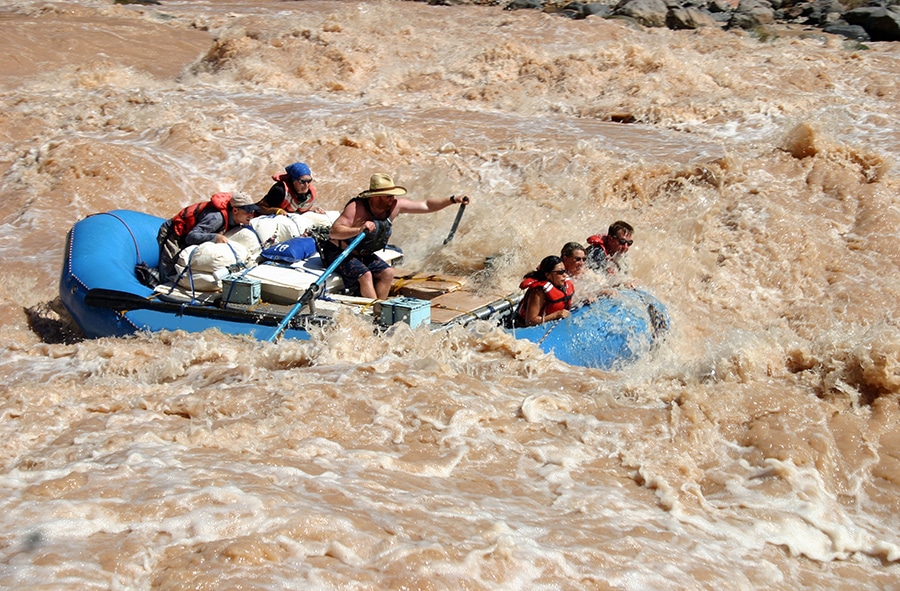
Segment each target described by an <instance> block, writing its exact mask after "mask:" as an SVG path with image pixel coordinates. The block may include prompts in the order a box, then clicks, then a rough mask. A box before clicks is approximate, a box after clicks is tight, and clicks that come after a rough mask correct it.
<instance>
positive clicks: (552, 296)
mask: <svg viewBox="0 0 900 591" xmlns="http://www.w3.org/2000/svg"><path fill="white" fill-rule="evenodd" d="M519 289H525V290H527V291H526V292H525V297H524V298H522V301H521V302H520V303H519V309H518V310H517V311H516V315H517V316H518V317H519V320H520V321H521V322H522V323H523V325H525V324H527V321H526V318H525V308H526V307H527V306H528V296H529V294H530V293H531V292H532V291H533V290H535V289H540V290H543V292H544V307H543V308H542V309H541V316H548V315H550V314H552V313H554V312H559V311H560V310H569V309H570V308H571V307H572V296H573V295H575V284H574V283H572V280H571V279H566V285H565V291H563V290H561V289H560V288H558V287H556V286H555V285H553V284H552V283H550V282H549V281H541V280H540V279H534V278H532V277H526V278H525V279H523V280H522V283H520V284H519Z"/></svg>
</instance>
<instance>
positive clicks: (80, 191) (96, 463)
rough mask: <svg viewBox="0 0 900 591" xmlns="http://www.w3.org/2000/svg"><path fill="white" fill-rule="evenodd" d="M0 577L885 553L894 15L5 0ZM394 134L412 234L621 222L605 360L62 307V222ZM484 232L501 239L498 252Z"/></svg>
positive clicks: (416, 574) (552, 577)
mask: <svg viewBox="0 0 900 591" xmlns="http://www.w3.org/2000/svg"><path fill="white" fill-rule="evenodd" d="M0 22H2V28H3V35H2V37H0V49H2V54H3V55H4V59H3V61H2V62H0V105H2V109H0V175H2V177H0V195H2V199H0V256H2V260H3V262H4V270H3V273H2V275H0V311H2V314H3V323H2V326H0V383H2V384H3V385H2V386H0V436H2V437H0V441H2V442H3V443H2V447H0V508H2V511H0V520H2V527H0V587H3V588H8V589H72V590H75V589H78V590H85V589H161V590H224V589H245V590H246V589H258V590H263V589H307V590H313V589H322V590H330V589H356V590H361V591H363V590H365V591H369V590H372V591H375V590H394V589H396V590H399V589H410V590H412V589H418V590H461V589H467V590H488V589H491V590H493V589H508V590H537V589H542V590H550V589H553V590H573V591H574V590H602V589H621V590H634V591H644V590H684V589H710V590H712V589H715V590H720V589H776V590H795V589H853V590H862V589H867V590H868V589H872V590H876V589H878V590H883V589H900V582H898V581H900V564H898V561H900V325H898V321H900V273H898V267H900V238H898V234H897V228H898V226H900V196H898V187H900V183H898V168H897V165H896V162H897V157H898V155H900V111H898V109H897V105H898V104H900V74H898V72H900V63H898V59H900V45H897V44H890V43H871V44H868V45H866V46H860V45H858V44H856V43H853V42H848V41H845V40H844V39H841V38H838V37H831V36H826V35H822V34H821V33H815V32H805V31H801V30H793V29H789V28H782V29H780V30H772V31H767V32H762V33H753V34H751V33H747V32H727V31H720V30H698V31H670V30H665V29H652V30H650V29H641V28H639V27H635V26H632V25H629V24H628V23H626V22H624V21H614V20H610V21H607V20H600V19H596V18H589V19H586V20H582V21H572V20H568V19H565V18H561V17H558V16H553V15H549V14H544V13H541V12H538V11H529V10H524V11H504V10H502V9H501V8H500V7H496V6H495V7H488V6H453V7H442V6H429V5H427V4H426V3H421V2H401V1H378V2H355V1H316V0H311V1H304V2H276V1H248V2H224V1H211V0H207V1H196V2H186V1H181V2H176V1H173V2H165V1H164V2H163V4H162V5H157V6H140V5H134V6H115V5H112V4H111V3H108V2H100V1H93V0H82V1H76V2H67V3H55V2H44V1H40V2H31V1H27V0H23V1H4V2H2V3H0ZM297 160H300V161H304V162H306V163H308V164H309V165H310V167H311V168H312V171H313V176H314V177H315V179H316V185H317V187H318V190H319V199H320V201H321V202H322V204H323V205H324V206H325V207H327V208H328V209H340V208H341V207H342V206H343V204H344V203H345V202H346V201H347V199H349V198H350V197H352V196H353V195H355V194H356V193H358V192H359V191H361V190H363V189H365V188H367V184H368V179H369V176H370V175H371V174H372V173H373V172H378V171H384V172H388V173H389V174H391V175H393V177H394V180H395V181H396V182H398V183H399V184H401V185H404V186H406V187H407V188H409V189H410V194H411V196H412V197H413V198H418V199H424V198H427V197H432V196H442V197H443V196H448V195H450V194H454V193H455V194H457V195H459V194H462V193H465V194H468V195H470V196H471V198H472V204H471V205H470V206H469V207H468V208H467V210H466V212H465V215H464V216H463V218H462V220H461V223H460V226H459V229H458V231H457V233H456V236H455V238H454V240H453V241H452V242H451V243H449V244H447V245H442V242H443V239H444V238H445V237H446V235H447V233H448V231H449V229H450V227H451V225H452V223H453V220H454V216H455V211H454V209H453V208H448V209H446V210H443V211H441V212H439V213H435V214H432V215H422V216H413V215H405V216H401V217H400V218H399V219H398V220H397V222H396V223H395V226H394V230H395V233H394V242H396V243H397V244H398V245H400V246H401V247H402V248H403V249H404V252H405V255H406V261H405V263H404V268H411V269H417V268H419V269H429V270H439V271H443V272H447V273H453V274H466V275H469V274H472V275H474V277H475V280H478V281H483V282H486V283H491V284H500V285H502V286H503V287H504V288H507V289H509V290H514V289H515V288H516V286H517V284H518V281H519V279H520V278H521V276H522V275H523V274H524V273H525V272H526V271H528V270H530V269H532V268H533V267H534V266H535V265H536V264H537V262H538V261H539V260H540V259H541V258H542V257H544V256H545V255H548V254H554V253H558V251H559V249H560V247H561V246H562V244H563V243H565V242H568V241H571V240H574V241H581V242H583V241H584V240H585V238H586V237H587V236H588V235H591V234H595V233H602V232H603V231H604V230H605V228H606V227H607V226H608V225H609V224H610V223H611V222H612V221H614V220H617V219H624V220H626V221H628V222H630V223H631V224H632V225H633V226H635V228H636V231H635V235H634V238H635V243H634V246H633V247H632V249H631V252H630V254H629V255H628V256H629V258H630V261H631V267H632V273H633V277H634V280H635V281H636V282H637V283H638V285H640V286H641V287H642V288H644V289H646V290H648V291H650V292H652V293H654V294H655V295H657V296H658V297H659V298H660V299H661V300H663V301H664V302H665V303H666V305H667V307H668V309H669V312H670V315H671V320H672V331H671V333H670V334H669V336H668V338H667V340H666V342H665V343H664V344H663V346H662V347H660V348H659V350H657V351H655V352H654V354H652V355H650V356H648V357H647V358H645V359H642V360H641V361H640V362H638V363H637V364H635V365H632V366H629V367H627V368H624V369H623V370H621V371H616V372H602V371H599V370H592V369H585V368H580V367H573V366H569V365H566V364H564V363H561V362H559V361H558V360H556V359H554V357H553V356H552V355H546V354H544V353H542V352H541V351H540V350H538V349H537V348H536V347H534V346H533V345H531V344H529V343H525V342H519V341H516V340H515V339H513V338H511V337H510V336H509V335H507V334H505V333H504V332H502V331H500V330H498V329H496V328H494V327H492V326H490V325H487V324H484V325H482V324H479V325H478V326H476V327H475V328H473V329H472V330H468V329H455V330H451V331H449V332H447V333H442V334H430V333H428V332H427V331H425V330H422V329H420V330H409V329H408V328H405V327H399V328H398V329H397V330H394V331H392V332H390V333H389V334H388V335H386V336H374V335H373V334H372V330H371V326H370V325H368V324H367V323H366V322H364V321H363V320H361V319H358V318H353V317H347V318H341V319H340V321H339V322H338V323H337V324H336V325H335V326H333V327H329V328H327V329H324V330H321V331H319V332H317V333H316V334H315V335H314V338H313V339H312V340H311V341H309V342H296V341H282V342H279V343H277V344H274V345H273V344H262V343H259V342H256V341H251V340H249V339H245V338H236V337H230V336H225V335H222V334H220V333H218V332H216V331H210V332H206V333H202V334H189V333H181V332H176V333H162V334H152V335H140V336H136V337H134V338H124V339H97V340H88V341H84V340H80V339H78V338H76V337H75V336H73V335H72V334H71V333H70V332H69V331H68V330H67V328H66V326H65V318H64V316H60V315H59V306H58V301H57V295H58V278H59V273H60V269H61V263H62V258H63V249H64V242H65V234H66V232H67V230H68V229H69V228H70V227H71V225H72V224H73V223H74V222H76V221H77V220H79V219H81V218H83V217H85V216H88V215H90V214H93V213H96V212H101V211H107V210H110V209H116V208H128V209H136V210H141V211H146V212H150V213H154V214H157V215H160V216H163V217H167V216H171V215H173V214H174V213H175V212H176V211H178V210H179V209H180V208H181V207H183V206H185V205H188V204H191V203H195V202H198V201H202V200H205V199H207V198H208V197H209V196H210V195H211V194H212V193H214V192H217V191H222V190H226V191H227V190H244V191H248V192H251V193H253V194H255V195H258V196H260V197H261V196H262V195H263V194H264V192H265V191H266V190H268V187H269V186H270V184H271V178H270V177H271V175H273V174H279V173H280V172H281V171H282V170H283V167H284V166H285V165H287V164H290V163H291V162H294V161H297ZM488 257H493V258H492V259H491V260H492V261H493V265H491V266H490V268H489V269H487V270H486V269H485V259H487V258H488Z"/></svg>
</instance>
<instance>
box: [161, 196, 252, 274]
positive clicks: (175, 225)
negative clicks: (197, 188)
mask: <svg viewBox="0 0 900 591" xmlns="http://www.w3.org/2000/svg"><path fill="white" fill-rule="evenodd" d="M257 213H259V206H258V205H256V203H254V202H253V199H252V198H251V197H250V196H249V195H247V194H246V193H216V194H215V195H213V196H212V197H211V198H210V200H209V201H203V202H201V203H195V204H193V205H189V206H187V207H185V208H184V209H182V210H181V211H179V212H178V213H177V214H175V217H173V218H170V219H168V220H166V221H165V222H163V223H162V225H161V226H160V227H159V233H157V235H156V241H157V242H158V243H159V265H158V267H157V269H158V270H159V276H160V278H161V279H162V280H163V281H166V280H168V279H172V277H173V276H174V275H175V259H176V258H178V253H179V252H181V250H182V249H183V248H185V247H186V246H189V245H191V244H203V243H204V242H228V238H226V237H225V232H227V231H228V230H230V229H231V228H234V227H237V226H246V225H247V224H249V223H250V220H251V219H253V217H254V216H256V214H257Z"/></svg>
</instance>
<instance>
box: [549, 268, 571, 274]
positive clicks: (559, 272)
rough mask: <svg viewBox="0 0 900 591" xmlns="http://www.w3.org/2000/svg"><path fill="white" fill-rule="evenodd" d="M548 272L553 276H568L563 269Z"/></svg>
mask: <svg viewBox="0 0 900 591" xmlns="http://www.w3.org/2000/svg"><path fill="white" fill-rule="evenodd" d="M550 272H551V273H553V274H554V275H568V274H569V272H568V271H566V270H565V269H563V270H562V271H550Z"/></svg>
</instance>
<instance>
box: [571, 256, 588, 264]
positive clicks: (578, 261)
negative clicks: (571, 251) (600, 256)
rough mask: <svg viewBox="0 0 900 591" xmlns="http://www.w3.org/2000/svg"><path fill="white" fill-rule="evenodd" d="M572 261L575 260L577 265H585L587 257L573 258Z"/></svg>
mask: <svg viewBox="0 0 900 591" xmlns="http://www.w3.org/2000/svg"><path fill="white" fill-rule="evenodd" d="M572 260H574V261H575V262H576V263H583V262H584V261H586V260H587V257H572Z"/></svg>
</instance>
